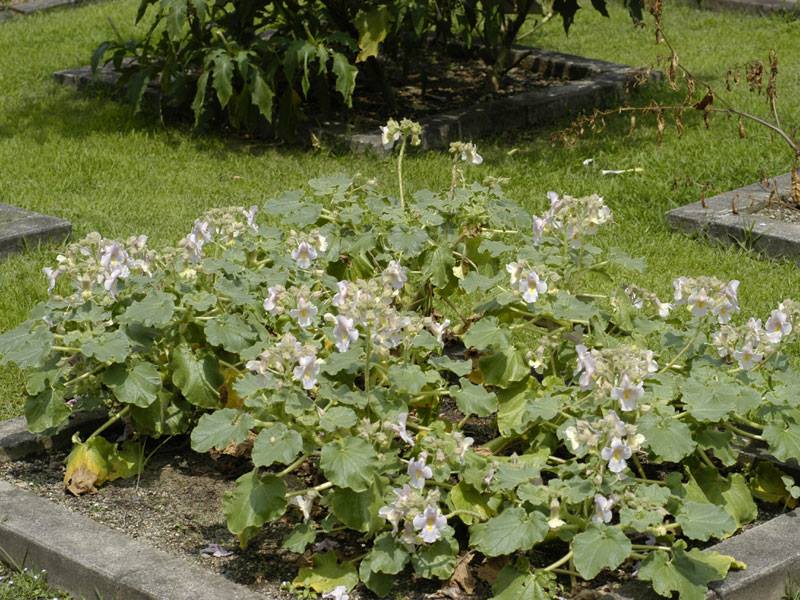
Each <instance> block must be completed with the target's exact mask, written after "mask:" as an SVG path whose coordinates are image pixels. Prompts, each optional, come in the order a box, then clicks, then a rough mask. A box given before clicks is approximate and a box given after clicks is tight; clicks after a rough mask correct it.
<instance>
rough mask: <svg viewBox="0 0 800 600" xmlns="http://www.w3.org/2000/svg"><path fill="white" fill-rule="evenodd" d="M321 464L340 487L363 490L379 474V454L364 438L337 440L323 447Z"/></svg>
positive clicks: (329, 477)
mask: <svg viewBox="0 0 800 600" xmlns="http://www.w3.org/2000/svg"><path fill="white" fill-rule="evenodd" d="M319 464H320V466H321V467H322V470H323V471H324V472H325V475H326V476H327V477H328V479H330V480H331V481H332V482H333V483H334V484H336V485H338V486H339V487H346V488H350V489H351V490H353V491H356V492H363V491H365V490H366V489H367V488H369V486H370V485H371V484H372V481H373V480H374V479H375V477H376V476H377V475H378V455H377V454H376V453H375V448H373V447H372V444H370V443H369V442H367V441H366V440H364V439H362V438H357V437H353V438H347V439H343V440H335V441H333V442H330V443H328V444H325V445H324V446H323V447H322V454H321V456H320V463H319Z"/></svg>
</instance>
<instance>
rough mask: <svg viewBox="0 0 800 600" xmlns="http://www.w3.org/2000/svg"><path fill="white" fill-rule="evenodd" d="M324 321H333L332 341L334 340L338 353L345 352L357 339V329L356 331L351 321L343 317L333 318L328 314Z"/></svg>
mask: <svg viewBox="0 0 800 600" xmlns="http://www.w3.org/2000/svg"><path fill="white" fill-rule="evenodd" d="M325 319H327V320H328V321H333V323H334V326H333V339H334V340H336V349H337V350H339V352H347V351H348V350H349V349H350V343H351V342H355V341H356V340H357V339H358V329H356V327H355V325H354V323H353V319H351V318H349V317H346V316H344V315H336V316H335V317H334V316H333V315H332V314H330V313H328V314H326V315H325Z"/></svg>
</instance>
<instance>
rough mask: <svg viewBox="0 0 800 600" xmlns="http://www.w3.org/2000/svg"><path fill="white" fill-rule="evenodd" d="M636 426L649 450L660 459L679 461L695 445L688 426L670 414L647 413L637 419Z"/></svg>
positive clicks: (692, 449) (690, 451)
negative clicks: (645, 440)
mask: <svg viewBox="0 0 800 600" xmlns="http://www.w3.org/2000/svg"><path fill="white" fill-rule="evenodd" d="M637 426H638V429H639V431H640V433H641V434H642V435H644V437H645V438H646V439H647V443H648V445H649V446H650V450H652V452H653V454H655V455H656V458H658V459H660V460H665V461H669V462H679V461H680V460H681V459H682V458H684V457H686V456H688V455H689V454H691V453H692V452H693V451H694V449H695V446H696V445H697V444H696V443H695V441H694V439H692V430H691V429H690V428H689V426H688V425H686V423H684V422H682V421H679V420H677V419H673V418H672V417H670V416H661V415H656V414H653V413H648V414H646V415H644V416H643V417H642V418H641V419H639V422H638V423H637Z"/></svg>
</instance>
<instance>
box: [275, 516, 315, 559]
mask: <svg viewBox="0 0 800 600" xmlns="http://www.w3.org/2000/svg"><path fill="white" fill-rule="evenodd" d="M316 539H317V530H316V529H315V528H314V526H313V525H311V523H299V524H297V525H294V526H293V527H292V532H291V533H290V534H289V535H287V536H286V537H285V538H284V539H283V544H281V548H283V549H284V550H288V551H289V552H294V553H295V554H303V553H304V552H305V551H306V548H307V547H308V545H309V544H313V543H314V540H316Z"/></svg>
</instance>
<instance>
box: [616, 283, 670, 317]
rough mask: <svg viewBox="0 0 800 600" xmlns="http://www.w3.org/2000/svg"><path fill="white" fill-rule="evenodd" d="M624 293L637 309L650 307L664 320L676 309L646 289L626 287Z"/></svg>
mask: <svg viewBox="0 0 800 600" xmlns="http://www.w3.org/2000/svg"><path fill="white" fill-rule="evenodd" d="M623 291H624V292H625V295H626V296H628V298H629V299H630V301H631V304H633V307H634V308H635V309H637V310H642V309H644V308H645V307H649V308H651V309H653V310H654V311H655V313H656V314H657V315H658V316H659V317H661V318H662V319H666V318H667V317H668V316H669V314H670V312H671V311H672V309H673V308H674V307H673V306H672V304H670V303H669V302H662V301H661V300H660V299H659V297H658V296H656V295H655V294H654V293H652V292H650V291H648V290H646V289H644V288H641V287H638V286H635V285H626V286H624V288H623Z"/></svg>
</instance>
